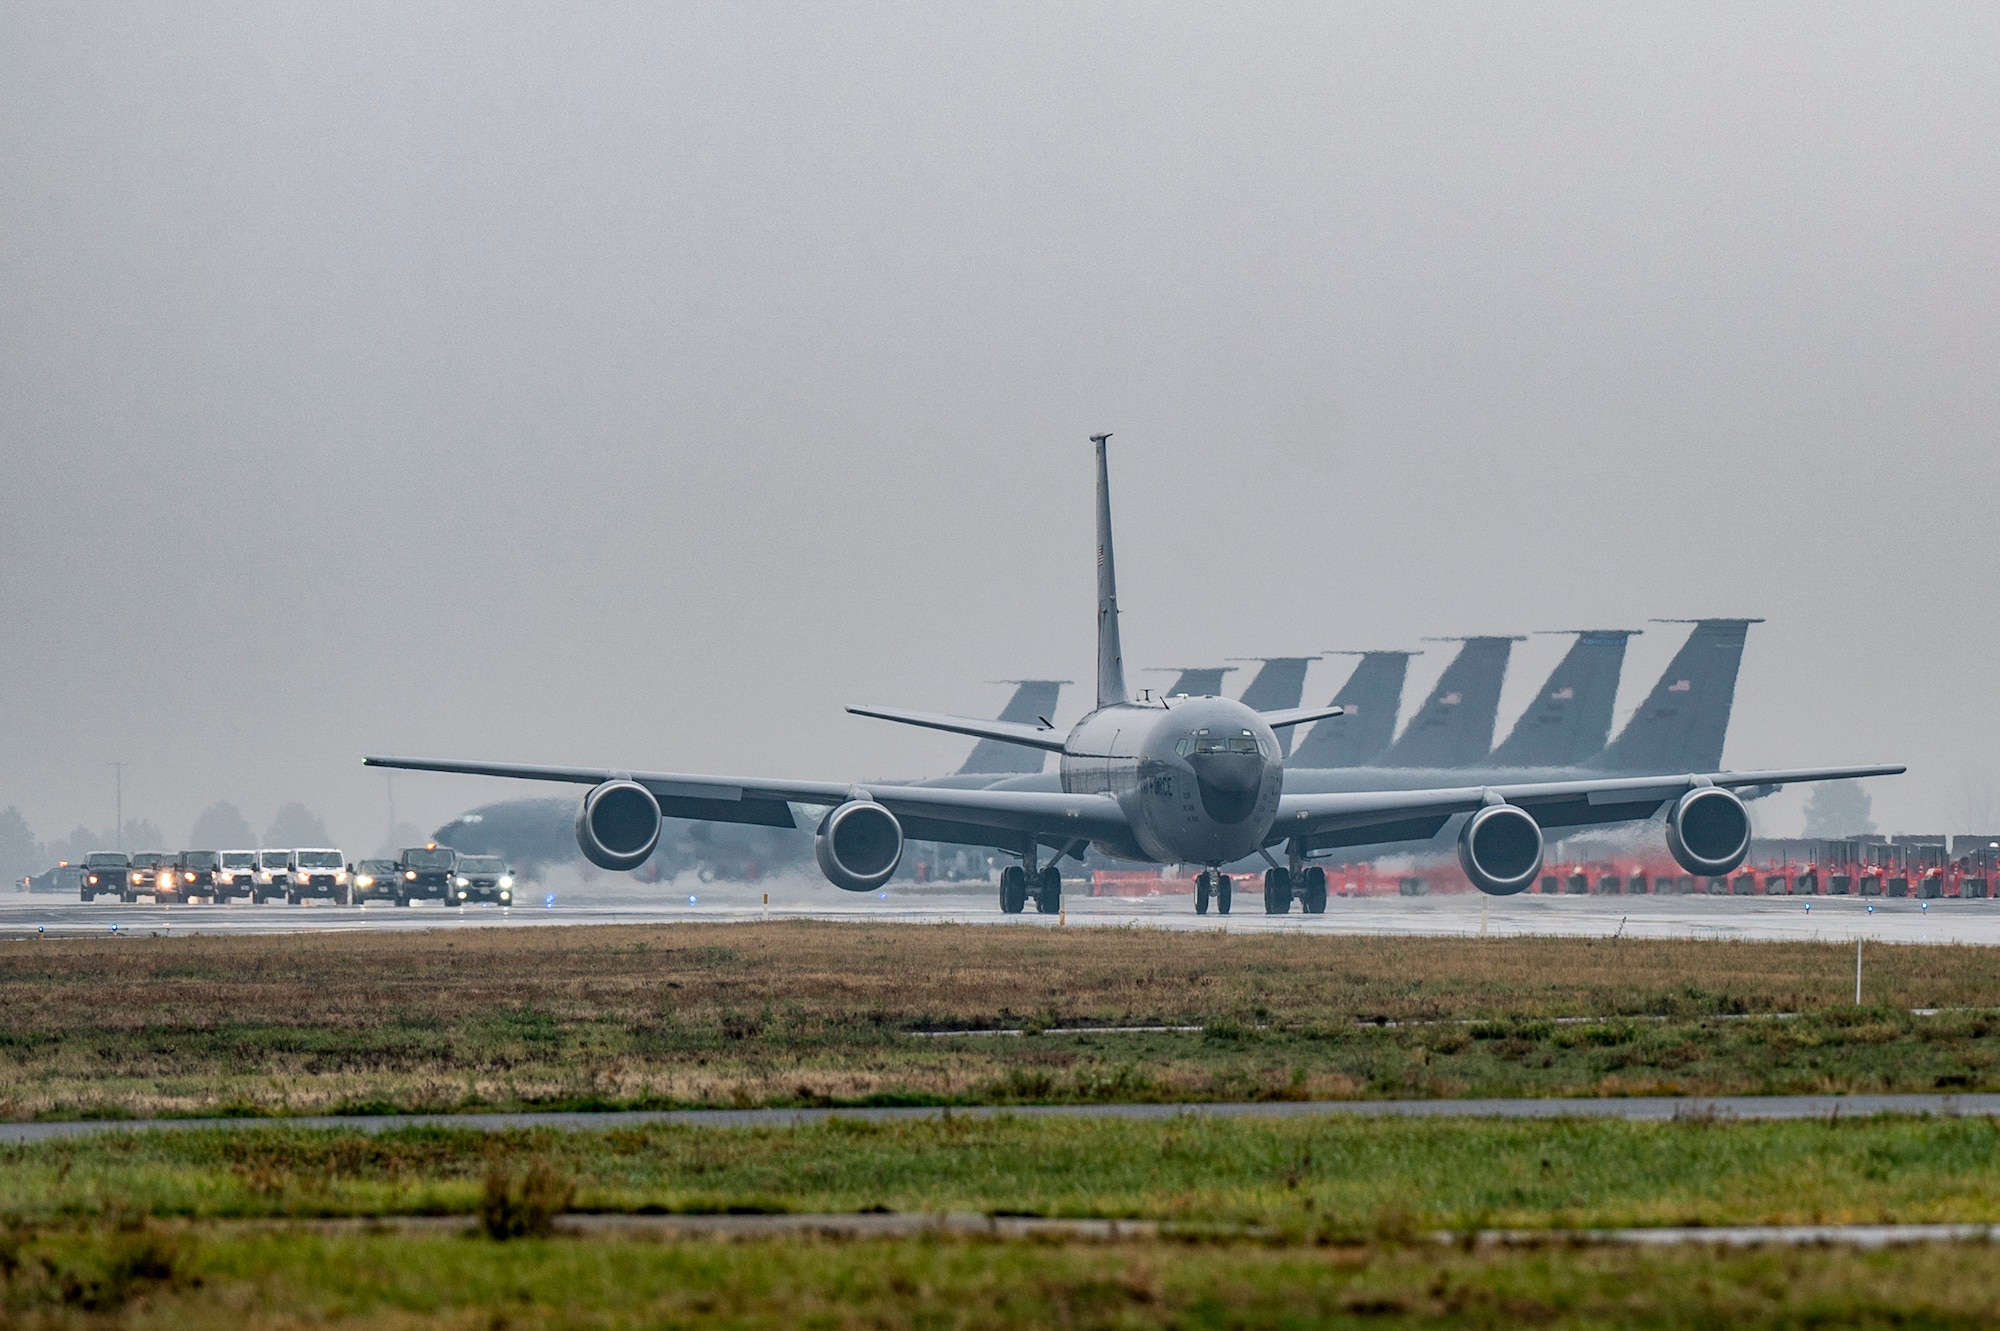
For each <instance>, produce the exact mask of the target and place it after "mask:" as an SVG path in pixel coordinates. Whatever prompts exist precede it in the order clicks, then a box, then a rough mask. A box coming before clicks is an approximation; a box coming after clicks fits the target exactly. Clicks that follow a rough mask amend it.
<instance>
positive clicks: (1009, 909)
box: [1000, 864, 1062, 915]
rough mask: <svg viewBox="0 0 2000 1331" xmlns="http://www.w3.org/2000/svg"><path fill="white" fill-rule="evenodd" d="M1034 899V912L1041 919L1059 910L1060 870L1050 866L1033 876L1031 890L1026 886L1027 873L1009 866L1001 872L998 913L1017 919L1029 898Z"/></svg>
mask: <svg viewBox="0 0 2000 1331" xmlns="http://www.w3.org/2000/svg"><path fill="white" fill-rule="evenodd" d="M1031 897H1032V898H1033V899H1034V903H1035V909H1036V910H1037V911H1040V912H1041V913H1042V914H1044V915H1054V914H1056V913H1058V912H1059V911H1061V910H1062V870H1061V869H1058V868H1057V867H1056V866H1055V865H1053V864H1051V865H1049V866H1048V867H1047V868H1046V869H1043V870H1041V871H1040V872H1039V873H1037V874H1036V875H1035V876H1034V884H1033V887H1032V889H1031V888H1030V886H1029V881H1028V871H1027V870H1026V869H1024V868H1022V867H1021V866H1020V865H1018V864H1011V865H1009V866H1007V867H1006V868H1005V869H1002V870H1001V871H1000V909H1001V910H1003V911H1005V912H1006V913H1007V914H1009V915H1019V914H1020V913H1021V912H1022V911H1024V910H1026V909H1027V908H1028V901H1029V898H1031Z"/></svg>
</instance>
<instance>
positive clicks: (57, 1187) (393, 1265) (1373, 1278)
mask: <svg viewBox="0 0 2000 1331" xmlns="http://www.w3.org/2000/svg"><path fill="white" fill-rule="evenodd" d="M1996 1146H2000V1125H1996V1124H1994V1123H1993V1122H1991V1121H1984V1120H1981V1121H1962V1120H1942V1121H1926V1120H1892V1119H1876V1120H1847V1121H1826V1122H1793V1123H1737V1124H1731V1123H1703V1122H1685V1123H1671V1124H1650V1125H1638V1124H1628V1123H1620V1122H1554V1123H1548V1122H1543V1123H1493V1122H1479V1121H1463V1120H1460V1121H1451V1120H1431V1121H1420V1122H1419V1121H1400V1120H1366V1121H1357V1120H1345V1119H1325V1120H1317V1121H1313V1120H1297V1121H1283V1122H1261V1123H1260V1122H1243V1121H1231V1120H1214V1119H1210V1120H1186V1121H1180V1122H1148V1123H1132V1122H1115V1121H1112V1122H1092V1121H1074V1120H1032V1121H1031V1120H1020V1119H1004V1118H1003V1119H998V1120H966V1119H959V1120H956V1121H949V1122H928V1123H909V1124H898V1125H895V1126H893V1127H889V1126H876V1125H865V1124H855V1123H835V1124H831V1125H828V1126H825V1127H816V1128H810V1129H786V1130H775V1131H773V1130H735V1129H732V1130H717V1129H695V1128H669V1127H648V1128H638V1129H632V1130H621V1131H613V1132H602V1133H577V1134H560V1133H547V1132H537V1133H500V1134H493V1135H487V1134H481V1133H474V1132H468V1131H464V1130H432V1129H402V1130H397V1131H393V1132H389V1133H385V1134H382V1135H380V1136H364V1135H361V1134H358V1133H353V1132H345V1131H343V1132H327V1131H315V1130H307V1129H300V1128H295V1127H289V1126H284V1125H275V1124H274V1125H266V1126H256V1127H246V1128H243V1129H240V1130H236V1131H212V1130H204V1131H192V1132H185V1133H171V1132H155V1133H144V1134H135V1135H117V1136H110V1137H94V1138H87V1139H78V1140H71V1141H67V1142H53V1143H45V1144H40V1145H36V1146H33V1147H24V1148H12V1149H9V1150H8V1151H6V1152H5V1153H4V1155H0V1186H4V1189H5V1191H4V1194H0V1323H4V1324H8V1325H25V1326H34V1325H42V1326H104V1325H119V1326H126V1327H183V1326H212V1325H217V1324H220V1323H224V1322H227V1323H229V1324H230V1325H232V1326H236V1327H240V1328H246V1329H257V1331H261V1329H262V1328H266V1327H269V1328H279V1327H284V1328H292V1327H299V1326H304V1325H339V1326H353V1327H399V1328H402V1327H433V1326H435V1327H495V1326H507V1327H599V1326H602V1327H622V1326H660V1325H673V1326H732V1327H752V1326H826V1327H850V1326H857V1327H858V1326H867V1327H911V1328H916V1327H996V1328H998V1327H1046V1326H1064V1327H1133V1328H1137V1327H1265V1326H1271V1327H1281V1326H1304V1325H1314V1326H1320V1325H1333V1326H1342V1325H1371V1326H1383V1325H1388V1326H1416V1325H1429V1326H1465V1327H1503V1326H1505V1327H1513V1326H1522V1325H1533V1326H1551V1327H1586V1326H1661V1327H1666V1326H1691V1325H1692V1326H1716V1327H1721V1326H1732V1327H1743V1326H1748V1327H1759V1326H1771V1327H1800V1326H1884V1327H1889V1326H1894V1327H1933V1326H1935V1327H1948V1326H1968V1327H1969V1326H1986V1325H1992V1324H1993V1322H1994V1321H1995V1319H1996V1318H2000V1262H1996V1261H1995V1260H1994V1258H1993V1254H1992V1249H1991V1248H1990V1247H1988V1246H1987V1245H1984V1244H1979V1245H1971V1244H1967V1245H1927V1246H1921V1247H1914V1248H1908V1249H1901V1250H1893V1251H1886V1252H1857V1251H1853V1250H1835V1249H1777V1248H1773V1249H1766V1250H1754V1251H1733V1252H1721V1251H1712V1250H1707V1249H1703V1248H1682V1249H1674V1250H1658V1251H1654V1250H1634V1249H1622V1248H1610V1247H1590V1246H1576V1245H1573V1244H1572V1243H1570V1242H1567V1241H1565V1239H1564V1237H1563V1235H1562V1232H1561V1231H1562V1229H1563V1228H1564V1227H1570V1226H1587V1225H1622V1224H1631V1223H1637V1224H1649V1223H1659V1222H1674V1223H1682V1224H1704V1223H1706V1224H1714V1223H1723V1222H1734V1221H1769V1222H1787V1221H1823V1220H1851V1219H1862V1220H1871V1221H1877V1220H1937V1219H1954V1220H1966V1219H1980V1220H1991V1219H1993V1218H1995V1217H1996V1215H2000V1150H1996ZM530 1169H539V1170H541V1171H544V1172H545V1173H547V1174H549V1175H550V1176H552V1177H557V1178H560V1179H561V1180H563V1182H564V1184H565V1190H567V1187H568V1186H570V1185H573V1186H574V1188H575V1191H574V1194H573V1203H572V1204H573V1205H574V1206H576V1207H579V1208H586V1209H599V1210H602V1209H624V1210H641V1211H644V1210H692V1211H714V1210H739V1211H740V1210H750V1211H776V1210H794V1211H813V1212H819V1211H848V1212H853V1211H859V1210H871V1209H877V1208H888V1209H895V1210H919V1211H939V1210H947V1209H970V1210H981V1211H986V1212H989V1213H992V1212H1025V1213H1037V1214H1046V1215H1056V1216H1062V1215H1073V1216H1085V1215H1098V1216H1121V1217H1122V1216H1143V1217H1153V1218H1157V1219H1160V1220H1163V1221H1166V1222H1167V1224H1168V1228H1167V1230H1166V1231H1165V1233H1164V1234H1163V1235H1162V1237H1160V1238H1158V1239H1152V1240H1145V1241H1121V1242H1116V1243H1105V1244H1096V1243H1089V1242H1048V1241H1013V1242H1006V1241H992V1240H967V1239H945V1238H917V1239H907V1238H906V1239H876V1240H848V1241H839V1240H828V1239H814V1238H797V1237H793V1238H785V1239H782V1240H779V1239H764V1240H749V1241H728V1240H720V1239H677V1240H667V1241H655V1240H648V1239H644V1238H625V1239H619V1238H580V1237H562V1236H557V1237H553V1238H545V1239H532V1238H531V1239H515V1240H510V1241H507V1242H495V1241H493V1240H491V1239H488V1238H484V1237H481V1236H480V1232H479V1227H478V1226H477V1225H476V1224H474V1223H472V1222H471V1217H472V1216H473V1215H474V1214H476V1213H477V1212H478V1211H479V1210H480V1208H481V1203H482V1198H483V1197H484V1196H485V1195H486V1185H487V1184H488V1182H489V1181H490V1180H492V1179H494V1178H503V1179H519V1178H521V1177H522V1176H523V1175H524V1174H525V1173H527V1172H528V1170H530ZM397 1212H404V1213H410V1212H414V1213H419V1214H431V1215H462V1216H465V1217H467V1219H468V1223H467V1225H466V1228H465V1230H464V1231H463V1232H461V1233H457V1234H453V1233H449V1232H436V1231H428V1232H410V1231H407V1230H397V1229H383V1230H379V1231H374V1232H371V1231H370V1230H368V1229H366V1228H363V1229H359V1230H356V1229H346V1230H340V1231H328V1230H325V1229H323V1228H316V1227H315V1222H314V1220H313V1219H312V1217H323V1216H329V1215H332V1216H352V1215H361V1216H382V1215H388V1214H393V1213H397ZM1485 1226H1500V1227H1539V1228H1546V1229H1548V1230H1549V1237H1548V1239H1547V1241H1545V1242H1543V1243H1541V1244H1539V1245H1535V1246H1529V1247H1525V1248H1519V1247H1516V1248H1500V1247H1489V1246H1485V1245H1474V1244H1470V1243H1460V1242H1449V1241H1447V1242H1441V1241H1439V1240H1438V1238H1437V1237H1435V1235H1434V1233H1433V1231H1434V1230H1436V1229H1439V1228H1444V1229H1455V1230H1460V1231H1464V1230H1470V1229H1474V1228H1479V1227H1485Z"/></svg>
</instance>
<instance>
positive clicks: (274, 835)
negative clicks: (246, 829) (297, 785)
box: [264, 800, 333, 850]
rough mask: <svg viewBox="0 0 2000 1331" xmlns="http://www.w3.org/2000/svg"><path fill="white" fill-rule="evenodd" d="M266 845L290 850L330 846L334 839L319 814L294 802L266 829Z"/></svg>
mask: <svg viewBox="0 0 2000 1331" xmlns="http://www.w3.org/2000/svg"><path fill="white" fill-rule="evenodd" d="M264 844H265V845H266V846H269V847H271V848H273V849H274V850H290V849H292V848H293V847H294V846H330V845H332V844H333V838H332V837H331V836H329V835H328V834H327V830H326V824H325V823H324V822H322V821H320V816H319V815H318V814H316V813H314V812H313V811H312V810H311V809H308V808H307V807H306V806H305V805H303V804H300V803H299V802H298V801H297V800H294V801H292V802H291V803H290V804H287V805H286V806H285V807H284V808H282V809H280V810H278V816H277V817H275V818H273V819H272V820H271V825H270V826H269V827H267V828H265V829H264Z"/></svg>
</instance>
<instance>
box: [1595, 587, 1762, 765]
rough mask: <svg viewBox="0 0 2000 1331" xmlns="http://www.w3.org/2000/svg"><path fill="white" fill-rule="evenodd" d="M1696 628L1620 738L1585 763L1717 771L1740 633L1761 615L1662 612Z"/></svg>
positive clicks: (1726, 729) (1737, 662) (1733, 686)
mask: <svg viewBox="0 0 2000 1331" xmlns="http://www.w3.org/2000/svg"><path fill="white" fill-rule="evenodd" d="M1656 622H1661V623H1674V622H1679V623H1683V624H1686V623H1692V624H1693V625H1694V631H1693V632H1691V633H1689V634H1688V640H1687V642H1686V643H1685V644H1684V645H1683V646H1682V647H1681V649H1680V651H1679V652H1677V653H1675V655H1674V659H1673V660H1672V661H1671V662H1669V663H1668V665H1667V670H1666V673H1665V674H1663V675H1661V676H1660V679H1659V682H1658V683H1657V684H1655V685H1653V691H1652V692H1651V693H1650V694H1648V695H1647V696H1646V701H1645V702H1644V703H1642V704H1640V706H1639V710H1638V711H1636V712H1634V713H1633V714H1632V719H1631V720H1630V721H1627V722H1626V723H1625V729H1624V730H1622V731H1620V732H1619V733H1618V738H1617V739H1614V740H1612V741H1611V743H1610V744H1609V745H1608V746H1606V748H1605V750H1604V752H1602V753H1600V754H1598V755H1597V756H1596V757H1595V758H1592V759H1591V760H1590V761H1589V762H1588V763H1586V764H1585V766H1588V767H1594V768H1597V769H1599V770H1601V771H1606V772H1634V773H1640V774H1644V773H1652V772H1714V771H1719V770H1720V769H1721V767H1722V742H1723V740H1724V739H1725V738H1726V737H1727V736H1728V733H1729V711H1730V708H1731V707H1732V706H1733V705H1734V703H1735V700H1736V671H1737V668H1738V667H1739V666H1740V665H1742V663H1743V639H1744V638H1745V636H1747V635H1748V633H1749V631H1750V626H1751V625H1752V624H1761V623H1763V622H1764V621H1763V620H1761V619H1696V620H1679V621H1672V620H1662V621H1656Z"/></svg>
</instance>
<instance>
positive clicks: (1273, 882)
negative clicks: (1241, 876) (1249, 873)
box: [1264, 869, 1292, 915]
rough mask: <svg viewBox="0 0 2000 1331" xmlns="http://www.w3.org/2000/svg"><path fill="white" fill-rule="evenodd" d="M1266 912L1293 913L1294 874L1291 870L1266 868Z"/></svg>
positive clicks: (1273, 913)
mask: <svg viewBox="0 0 2000 1331" xmlns="http://www.w3.org/2000/svg"><path fill="white" fill-rule="evenodd" d="M1264 913H1265V914H1266V915H1290V914H1291V913H1292V875H1291V871H1290V870H1288V869H1266V870H1264Z"/></svg>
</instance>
